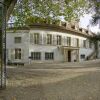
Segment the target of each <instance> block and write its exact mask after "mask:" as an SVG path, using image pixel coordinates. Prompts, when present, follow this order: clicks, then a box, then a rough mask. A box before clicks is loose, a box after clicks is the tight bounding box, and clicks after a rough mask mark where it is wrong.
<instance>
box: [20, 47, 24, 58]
mask: <svg viewBox="0 0 100 100" xmlns="http://www.w3.org/2000/svg"><path fill="white" fill-rule="evenodd" d="M21 59H22V60H24V50H23V49H21Z"/></svg>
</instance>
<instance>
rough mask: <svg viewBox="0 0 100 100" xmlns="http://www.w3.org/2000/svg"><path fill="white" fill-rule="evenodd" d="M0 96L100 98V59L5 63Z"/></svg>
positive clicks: (0, 99) (15, 99)
mask: <svg viewBox="0 0 100 100" xmlns="http://www.w3.org/2000/svg"><path fill="white" fill-rule="evenodd" d="M0 100H100V60H92V61H85V62H80V63H77V62H74V63H67V62H66V63H34V64H31V65H25V66H7V88H6V89H5V90H2V91H1V90H0Z"/></svg>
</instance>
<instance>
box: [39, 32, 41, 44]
mask: <svg viewBox="0 0 100 100" xmlns="http://www.w3.org/2000/svg"><path fill="white" fill-rule="evenodd" d="M39 44H42V34H39Z"/></svg>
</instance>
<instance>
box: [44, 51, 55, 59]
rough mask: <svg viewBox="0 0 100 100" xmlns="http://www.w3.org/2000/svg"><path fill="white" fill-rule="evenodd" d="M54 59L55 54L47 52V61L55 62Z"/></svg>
mask: <svg viewBox="0 0 100 100" xmlns="http://www.w3.org/2000/svg"><path fill="white" fill-rule="evenodd" d="M53 59H54V53H53V52H46V53H45V60H53Z"/></svg>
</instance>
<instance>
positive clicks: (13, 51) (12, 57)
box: [10, 49, 15, 61]
mask: <svg viewBox="0 0 100 100" xmlns="http://www.w3.org/2000/svg"><path fill="white" fill-rule="evenodd" d="M10 51H11V52H10V54H11V60H12V61H13V60H14V59H15V50H14V49H11V50H10Z"/></svg>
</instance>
